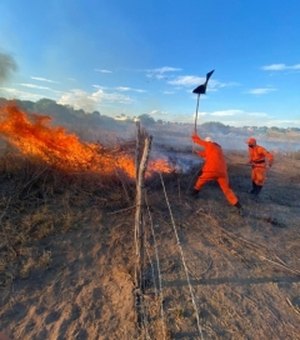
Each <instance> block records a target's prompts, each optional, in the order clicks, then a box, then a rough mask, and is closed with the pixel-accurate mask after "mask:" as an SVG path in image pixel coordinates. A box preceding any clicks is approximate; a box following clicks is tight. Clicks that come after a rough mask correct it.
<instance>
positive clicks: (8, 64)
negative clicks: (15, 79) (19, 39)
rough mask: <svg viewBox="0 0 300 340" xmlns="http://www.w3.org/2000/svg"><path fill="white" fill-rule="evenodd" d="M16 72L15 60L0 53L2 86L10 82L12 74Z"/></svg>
mask: <svg viewBox="0 0 300 340" xmlns="http://www.w3.org/2000/svg"><path fill="white" fill-rule="evenodd" d="M16 70H17V64H16V62H15V60H14V59H13V58H12V57H11V56H10V55H8V54H5V53H1V52H0V84H2V83H4V82H5V81H6V80H8V78H9V76H10V75H11V73H12V72H14V71H16Z"/></svg>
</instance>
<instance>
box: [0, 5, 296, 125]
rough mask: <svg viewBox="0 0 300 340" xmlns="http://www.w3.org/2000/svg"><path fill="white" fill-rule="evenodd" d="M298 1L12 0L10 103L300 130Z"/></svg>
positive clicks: (5, 10)
mask: <svg viewBox="0 0 300 340" xmlns="http://www.w3.org/2000/svg"><path fill="white" fill-rule="evenodd" d="M299 13H300V2H299V1H298V0H289V1H279V0H252V1H243V0H230V1H224V0H206V1H202V0H186V1H174V0H173V1H171V0H144V1H140V0H109V1H104V0H49V1H40V0H26V1H23V0H1V2H0V53H2V55H7V56H10V57H11V58H12V59H13V60H14V61H15V63H16V65H17V69H16V70H15V71H13V72H11V76H10V77H9V78H7V79H5V81H2V82H1V84H0V96H2V97H6V98H17V99H23V100H32V101H36V100H38V99H41V98H50V99H53V100H56V101H57V102H58V103H62V104H68V105H72V106H73V107H74V108H82V109H84V110H86V111H87V112H92V111H94V110H97V111H99V112H100V113H101V114H103V115H108V116H112V117H115V116H117V115H120V114H125V115H128V116H138V115H141V114H145V113H146V114H150V115H151V116H152V117H153V118H154V119H156V120H157V119H163V120H169V121H181V122H193V119H194V114H195V109H196V100H197V98H196V95H195V94H193V93H192V90H193V89H194V88H195V87H197V86H198V85H200V84H201V83H203V81H204V80H205V75H206V73H207V72H209V71H211V70H212V69H214V70H215V72H214V74H213V76H212V77H211V79H210V81H209V84H208V89H207V93H206V95H201V97H200V107H199V123H203V122H207V121H219V122H221V123H224V124H228V125H232V126H244V125H256V126H264V125H266V126H278V127H300V109H299V108H300V96H299V84H300V20H299Z"/></svg>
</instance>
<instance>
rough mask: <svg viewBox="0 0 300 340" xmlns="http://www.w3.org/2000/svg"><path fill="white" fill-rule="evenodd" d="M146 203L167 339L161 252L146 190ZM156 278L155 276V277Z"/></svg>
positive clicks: (163, 326) (164, 336) (164, 331)
mask: <svg viewBox="0 0 300 340" xmlns="http://www.w3.org/2000/svg"><path fill="white" fill-rule="evenodd" d="M145 203H146V207H147V212H148V215H149V221H150V230H151V234H152V239H153V243H154V252H155V259H156V266H157V279H158V292H159V299H160V316H161V324H162V331H163V340H164V339H166V334H167V333H166V326H165V325H166V322H165V313H164V305H163V303H164V296H163V290H162V279H161V269H160V260H159V254H158V247H157V242H156V236H155V231H154V224H153V218H152V214H151V211H150V208H149V203H148V196H147V192H146V191H145ZM154 280H155V278H154Z"/></svg>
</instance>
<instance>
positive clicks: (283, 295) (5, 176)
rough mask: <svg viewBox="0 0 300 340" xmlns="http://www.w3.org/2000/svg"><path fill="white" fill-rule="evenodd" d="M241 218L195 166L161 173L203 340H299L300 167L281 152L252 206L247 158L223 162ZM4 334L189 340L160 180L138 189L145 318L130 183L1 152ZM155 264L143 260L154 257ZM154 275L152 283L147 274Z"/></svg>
mask: <svg viewBox="0 0 300 340" xmlns="http://www.w3.org/2000/svg"><path fill="white" fill-rule="evenodd" d="M227 158H228V163H229V176H230V180H231V183H232V187H233V189H234V190H235V191H236V193H237V194H238V195H239V197H240V200H241V202H242V204H243V206H244V210H245V216H244V217H242V216H240V215H238V214H237V213H236V212H235V210H234V208H232V207H230V206H229V205H228V203H227V202H226V201H225V198H224V197H223V196H222V194H221V192H220V190H219V188H218V187H217V186H216V185H214V184H209V185H207V186H206V187H205V188H203V190H202V191H201V194H200V196H199V198H198V199H193V198H191V197H190V196H189V195H188V189H189V187H190V186H191V184H192V183H193V178H194V176H195V174H196V173H197V169H192V170H191V172H190V173H188V174H171V175H169V176H164V180H165V184H166V190H167V193H168V196H169V200H170V203H171V208H172V212H173V215H174V220H175V223H176V227H177V230H178V235H179V238H180V242H181V246H182V249H183V251H184V254H185V258H186V262H187V267H188V274H189V277H190V281H191V285H192V289H193V291H194V293H195V297H196V303H197V306H198V309H199V317H200V323H201V327H202V331H203V334H204V338H205V339H269V338H272V339H297V337H298V334H299V333H300V327H299V325H300V314H299V313H300V309H299V308H300V303H299V301H300V287H299V284H300V275H299V271H300V268H299V258H300V253H299V225H300V218H299V177H298V176H299V170H300V164H299V161H298V160H297V159H296V158H289V157H287V156H284V155H277V157H276V160H277V162H275V164H274V167H273V168H272V171H271V172H270V173H269V178H268V180H267V183H266V186H265V188H264V190H263V191H262V196H261V198H260V201H259V202H255V201H253V200H252V199H251V198H250V197H249V194H248V193H247V190H248V187H249V184H250V180H249V170H250V169H249V168H248V167H246V166H245V165H243V164H244V163H246V159H245V157H244V155H243V154H240V153H230V154H228V155H227ZM0 166H1V168H0V181H1V186H0V187H1V189H0V190H1V200H0V205H1V206H0V208H1V214H0V220H1V229H0V233H1V235H0V240H1V241H0V253H1V257H0V259H1V260H0V292H1V298H2V299H1V305H0V306H1V307H0V319H1V321H2V323H1V327H0V331H1V330H4V329H5V330H6V332H7V333H9V335H10V336H11V339H20V338H22V339H41V338H48V339H65V338H72V339H73V338H74V339H108V338H111V339H116V338H119V337H123V338H124V339H133V338H136V339H138V338H139V339H144V338H151V339H163V334H164V331H163V330H164V328H165V330H166V334H165V338H166V339H196V338H198V337H199V334H198V332H197V325H196V315H195V310H194V308H193V304H192V301H191V297H190V294H189V287H188V285H187V280H186V275H185V272H184V268H183V265H182V261H181V257H180V252H179V250H178V245H177V244H176V239H175V237H174V234H173V229H172V224H171V221H170V216H169V211H168V207H167V204H166V202H165V200H164V196H163V192H162V188H161V183H160V179H159V176H157V177H154V178H152V179H151V181H149V182H148V183H147V185H146V189H147V196H148V201H149V202H148V203H149V211H150V215H151V218H152V220H153V228H154V231H155V235H156V242H157V249H158V252H159V258H160V270H161V276H162V286H163V292H162V293H163V308H164V313H165V314H164V316H165V317H164V320H162V318H161V314H160V303H161V301H160V298H159V296H157V295H156V294H155V287H156V288H157V286H158V280H157V267H156V258H155V252H154V244H155V243H154V240H153V238H152V235H151V232H150V228H149V225H150V220H149V214H148V213H145V215H144V220H143V221H144V224H145V244H146V249H147V251H148V253H147V255H146V254H145V257H144V270H143V282H144V283H143V284H144V294H143V303H144V320H143V321H144V323H143V324H141V325H140V326H141V329H138V328H137V324H136V315H135V309H134V300H133V297H134V294H133V292H134V289H133V288H134V287H133V281H134V280H133V276H134V275H133V272H134V258H133V249H134V246H133V221H134V210H133V209H132V206H133V197H134V188H133V186H132V184H130V183H128V182H127V181H125V180H123V181H122V180H120V178H118V177H116V178H109V179H105V180H103V179H100V178H99V177H96V176H92V175H91V174H89V175H88V176H86V175H85V174H66V173H63V172H59V171H57V170H55V169H53V168H49V167H45V166H44V165H42V164H40V163H39V162H37V161H29V160H24V159H22V158H20V157H17V156H14V155H6V156H5V157H4V158H3V159H2V162H1V165H0ZM150 260H151V261H150ZM153 275H154V276H153Z"/></svg>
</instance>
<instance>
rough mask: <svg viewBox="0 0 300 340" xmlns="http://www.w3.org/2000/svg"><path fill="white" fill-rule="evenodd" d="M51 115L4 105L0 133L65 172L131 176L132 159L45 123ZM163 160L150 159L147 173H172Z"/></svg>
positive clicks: (0, 118) (132, 172)
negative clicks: (118, 173)
mask: <svg viewBox="0 0 300 340" xmlns="http://www.w3.org/2000/svg"><path fill="white" fill-rule="evenodd" d="M50 121H51V118H50V117H48V116H40V115H31V118H30V117H29V115H27V114H26V113H25V112H24V111H22V110H21V109H19V108H18V107H17V106H16V105H12V104H8V105H5V106H3V107H1V110H0V134H1V135H2V136H3V137H4V138H5V139H6V140H8V141H9V142H10V143H11V144H12V145H14V146H15V147H17V148H18V149H19V150H20V151H21V152H22V153H23V154H25V155H29V156H34V157H37V158H39V159H42V160H43V161H44V162H46V163H48V164H50V165H53V166H56V167H58V168H61V169H63V170H67V171H87V170H88V171H93V172H97V173H100V174H101V175H112V174H114V173H115V172H116V171H118V170H121V171H123V172H124V173H125V174H126V175H127V176H128V177H130V178H135V163H134V158H133V157H132V156H131V155H129V154H126V153H125V152H124V151H123V152H118V154H115V153H113V152H112V151H108V150H106V149H105V148H104V147H103V146H101V145H99V144H93V143H84V142H82V141H80V139H79V137H78V136H76V135H75V134H71V133H68V132H66V130H65V129H64V128H63V127H52V126H49V122H50ZM172 171H173V169H172V167H171V166H170V165H169V164H168V162H167V161H165V160H154V161H150V162H149V165H148V170H147V176H150V175H151V174H153V172H165V173H170V172H172Z"/></svg>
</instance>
